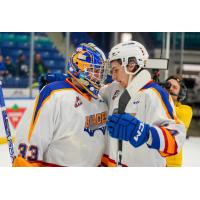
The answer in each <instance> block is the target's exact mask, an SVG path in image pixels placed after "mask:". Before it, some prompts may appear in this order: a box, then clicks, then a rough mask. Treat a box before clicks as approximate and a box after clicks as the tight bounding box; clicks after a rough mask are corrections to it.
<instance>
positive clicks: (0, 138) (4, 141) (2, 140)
mask: <svg viewBox="0 0 200 200" xmlns="http://www.w3.org/2000/svg"><path fill="white" fill-rule="evenodd" d="M12 142H13V143H14V142H15V137H12ZM6 143H8V141H7V138H6V137H0V145H1V144H6Z"/></svg>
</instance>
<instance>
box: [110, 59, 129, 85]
mask: <svg viewBox="0 0 200 200" xmlns="http://www.w3.org/2000/svg"><path fill="white" fill-rule="evenodd" d="M111 68H112V79H113V80H114V81H117V82H119V84H120V85H121V86H122V87H124V88H126V87H127V85H128V74H126V72H125V70H124V68H123V67H122V65H121V64H120V63H119V62H118V61H112V62H111Z"/></svg>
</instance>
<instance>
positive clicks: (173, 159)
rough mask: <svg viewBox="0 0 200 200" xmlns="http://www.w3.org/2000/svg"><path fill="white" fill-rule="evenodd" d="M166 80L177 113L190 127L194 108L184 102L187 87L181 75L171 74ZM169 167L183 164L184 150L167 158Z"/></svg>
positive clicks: (187, 126) (186, 126)
mask: <svg viewBox="0 0 200 200" xmlns="http://www.w3.org/2000/svg"><path fill="white" fill-rule="evenodd" d="M166 82H167V83H168V88H167V89H168V91H169V93H170V95H171V97H172V99H173V101H174V105H175V110H176V115H177V118H178V119H179V120H181V121H182V122H183V123H184V125H185V128H186V129H188V128H189V126H190V122H191V120H192V108H191V107H190V106H188V105H184V104H182V101H183V100H184V99H185V98H186V93H187V88H186V86H185V84H184V82H183V80H182V77H181V76H179V75H174V76H170V77H169V78H168V79H167V80H166ZM166 160H167V166H168V167H181V166H182V150H181V151H180V153H178V154H177V155H174V156H169V157H167V158H166Z"/></svg>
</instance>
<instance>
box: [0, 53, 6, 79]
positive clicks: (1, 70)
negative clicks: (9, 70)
mask: <svg viewBox="0 0 200 200" xmlns="http://www.w3.org/2000/svg"><path fill="white" fill-rule="evenodd" d="M5 75H6V67H5V63H4V61H3V56H2V55H1V54H0V76H1V77H4V76H5Z"/></svg>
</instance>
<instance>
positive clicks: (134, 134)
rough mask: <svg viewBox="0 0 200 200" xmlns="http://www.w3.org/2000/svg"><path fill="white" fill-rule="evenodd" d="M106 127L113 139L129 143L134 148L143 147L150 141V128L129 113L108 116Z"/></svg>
mask: <svg viewBox="0 0 200 200" xmlns="http://www.w3.org/2000/svg"><path fill="white" fill-rule="evenodd" d="M106 125H107V127H108V131H109V135H110V136H111V137H113V138H116V139H119V140H125V141H129V142H130V143H131V144H132V145H133V146H134V147H139V146H141V145H143V144H144V143H146V142H147V140H148V139H149V129H150V126H149V125H148V124H145V123H143V122H141V121H140V120H138V119H137V118H135V117H134V116H132V115H130V114H128V113H124V114H113V115H111V116H108V121H107V123H106Z"/></svg>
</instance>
